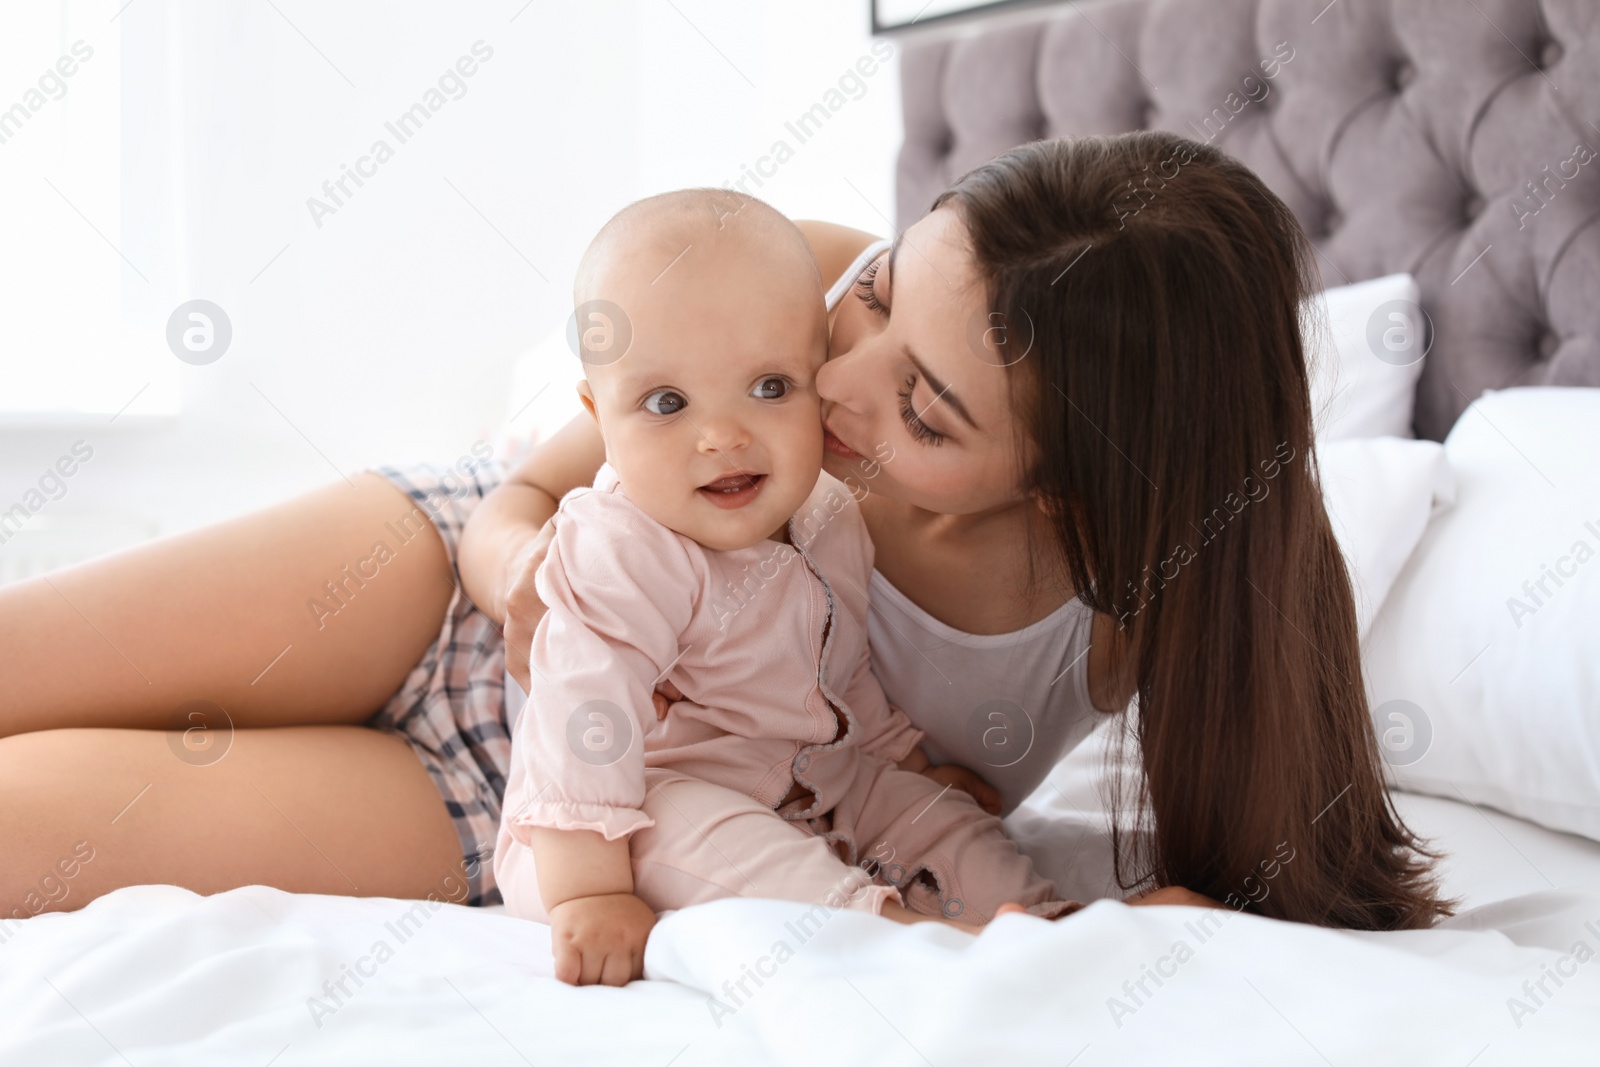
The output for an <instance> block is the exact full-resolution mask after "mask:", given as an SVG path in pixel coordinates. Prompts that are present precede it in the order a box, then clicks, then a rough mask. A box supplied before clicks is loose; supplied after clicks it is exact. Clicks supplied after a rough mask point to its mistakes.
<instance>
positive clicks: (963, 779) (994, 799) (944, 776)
mask: <svg viewBox="0 0 1600 1067" xmlns="http://www.w3.org/2000/svg"><path fill="white" fill-rule="evenodd" d="M922 773H923V774H925V775H927V776H928V777H929V778H932V779H933V780H934V781H936V782H938V783H939V784H940V785H947V786H951V787H953V788H955V789H959V790H961V791H962V792H963V793H965V794H967V795H968V796H969V797H971V798H972V799H973V800H976V801H977V802H978V807H980V808H982V809H983V810H984V811H986V812H988V813H989V814H990V815H999V814H1000V793H999V792H998V791H997V790H996V789H995V787H994V786H992V785H990V784H989V783H988V782H986V781H984V780H983V779H982V778H980V777H978V775H977V774H975V773H973V772H972V771H969V770H967V769H966V768H965V767H962V766H960V765H959V764H955V763H941V764H940V765H939V766H937V767H929V768H928V769H927V770H925V771H923V772H922Z"/></svg>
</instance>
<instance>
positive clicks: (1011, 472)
mask: <svg viewBox="0 0 1600 1067" xmlns="http://www.w3.org/2000/svg"><path fill="white" fill-rule="evenodd" d="M987 306H988V304H987V300H986V294H985V291H984V286H983V283H982V281H981V279H980V278H979V277H978V274H977V271H976V268H975V267H974V265H973V263H972V257H971V253H970V251H969V249H968V242H967V233H966V227H965V225H964V224H963V223H962V221H961V219H960V217H959V216H958V215H957V214H956V213H955V212H954V211H953V210H951V209H950V208H941V209H939V210H938V211H935V212H933V213H932V214H930V215H928V216H927V217H926V218H924V219H922V221H920V222H918V223H917V224H916V225H914V226H912V227H911V228H910V229H908V230H906V231H905V233H903V234H902V235H901V237H900V239H899V240H898V241H897V242H896V245H895V247H894V248H893V249H891V250H890V251H889V252H887V253H885V254H884V255H882V256H879V257H878V259H877V260H876V261H875V262H874V263H873V264H872V265H871V266H869V267H868V268H867V269H866V271H864V272H863V273H862V275H861V277H860V279H859V280H858V281H857V283H856V285H855V287H854V289H853V291H852V293H851V294H850V295H849V296H846V297H845V299H844V300H842V301H840V303H839V308H838V312H837V313H836V315H835V316H834V322H833V330H832V336H831V338H830V340H829V344H828V362H827V363H826V364H824V365H823V367H822V369H821V370H820V371H819V372H818V373H817V382H816V384H817V392H818V394H819V395H820V396H821V397H822V419H823V426H824V429H825V451H824V455H823V466H824V468H825V469H826V470H827V471H828V473H829V474H832V475H833V476H834V477H836V478H839V479H841V480H843V481H844V482H845V483H846V484H847V485H850V486H852V487H857V486H859V487H861V488H864V489H866V490H868V491H869V492H873V493H882V494H883V495H884V496H887V497H891V498H893V499H896V500H902V501H905V502H906V503H909V504H912V505H913V506H916V507H919V508H924V509H926V510H928V511H933V512H937V513H940V514H945V515H970V514H976V513H979V512H984V511H991V510H994V509H997V508H1001V507H1005V506H1008V505H1011V504H1015V503H1016V502H1017V501H1019V500H1021V499H1022V497H1023V492H1022V489H1021V468H1020V467H1019V465H1018V463H1017V457H1016V428H1015V425H1014V422H1013V416H1012V412H1011V401H1010V393H1009V383H1008V382H1007V379H1006V376H1007V375H1008V374H1011V373H1015V372H1014V371H1011V370H1008V369H1007V368H1006V367H1005V365H1004V364H1005V362H1006V361H1005V359H1004V358H1002V356H1001V355H1000V352H1001V351H1003V349H997V348H996V347H994V346H995V344H996V343H997V342H998V343H1004V342H1005V341H1006V340H1007V338H1005V337H1004V335H1003V332H1002V331H999V330H996V329H990V328H987V327H988V323H987V321H986V310H987Z"/></svg>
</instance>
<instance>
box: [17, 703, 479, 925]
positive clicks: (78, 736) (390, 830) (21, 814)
mask: <svg viewBox="0 0 1600 1067" xmlns="http://www.w3.org/2000/svg"><path fill="white" fill-rule="evenodd" d="M174 736H177V735H169V734H166V733H162V732H157V731H150V730H100V729H91V730H46V731H42V732H38V733H29V734H22V735H18V736H15V737H8V738H4V739H0V812H4V818H3V819H0V857H3V858H4V862H0V934H3V932H4V926H6V925H8V924H6V923H5V919H10V918H24V917H27V916H30V915H32V914H34V913H35V912H37V911H71V910H74V909H77V908H81V907H83V905H85V904H87V903H88V902H89V901H91V900H93V899H94V898H95V897H98V896H100V895H102V894H104V893H109V892H111V891H112V890H113V889H119V888H121V887H123V886H129V885H144V884H150V883H163V884H171V885H179V886H183V887H184V888H186V889H191V890H193V891H195V892H197V893H202V894H209V893H216V892H221V891H223V890H226V889H233V888H236V887H238V886H243V885H254V884H260V885H270V886H274V887H276V888H279V889H283V890H287V891H290V892H298V893H329V894H342V895H347V896H392V897H402V898H420V897H426V896H428V895H429V894H430V893H432V894H433V895H435V896H437V897H438V898H439V899H441V900H456V901H458V902H459V901H462V900H464V899H465V896H466V890H465V886H466V881H465V878H464V875H463V871H462V867H463V861H462V854H461V852H462V850H461V842H460V839H459V838H458V837H457V835H456V832H455V829H454V827H453V826H452V824H451V821H450V818H449V816H448V815H447V814H446V813H445V809H444V805H443V804H441V803H440V802H439V791H438V790H437V789H436V788H435V786H434V784H433V781H432V779H430V778H429V777H428V775H427V773H426V772H425V771H424V770H423V768H422V764H421V763H420V762H419V761H418V759H417V757H416V756H415V755H414V754H413V753H412V751H411V749H410V747H409V746H408V745H407V744H406V743H405V742H404V741H403V740H401V739H400V738H398V737H395V736H393V735H390V734H383V733H380V732H378V731H376V730H369V729H365V728H362V727H356V726H299V727H285V728H282V729H265V730H240V731H238V732H237V733H236V734H235V735H234V737H233V743H232V746H231V747H230V748H229V749H228V750H227V752H226V754H225V755H223V756H222V758H221V759H218V760H217V761H216V762H213V763H210V764H206V765H203V766H202V765H197V764H195V763H193V762H191V761H189V760H187V759H185V758H183V757H181V756H180V755H179V754H178V752H177V750H175V749H174V748H173V747H172V740H171V739H172V737H174ZM85 857H88V858H87V859H85ZM484 862H488V860H487V858H485V861H484ZM68 872H70V874H69V873H68ZM4 940H5V938H4V937H3V936H0V942H3V941H4Z"/></svg>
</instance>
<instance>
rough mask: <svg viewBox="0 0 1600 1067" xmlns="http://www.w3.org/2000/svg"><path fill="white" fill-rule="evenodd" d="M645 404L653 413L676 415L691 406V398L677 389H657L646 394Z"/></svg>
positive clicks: (646, 408)
mask: <svg viewBox="0 0 1600 1067" xmlns="http://www.w3.org/2000/svg"><path fill="white" fill-rule="evenodd" d="M643 404H644V409H645V410H646V411H648V412H650V413H651V414H653V415H676V414H677V413H678V412H680V411H682V410H683V409H684V408H686V407H688V406H689V398H688V397H686V396H684V395H683V394H682V393H680V392H678V391H677V390H676V389H656V390H654V391H652V392H650V393H647V394H646V395H645V398H644V402H643Z"/></svg>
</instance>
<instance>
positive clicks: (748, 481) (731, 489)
mask: <svg viewBox="0 0 1600 1067" xmlns="http://www.w3.org/2000/svg"><path fill="white" fill-rule="evenodd" d="M766 481H767V476H766V475H765V474H734V475H730V476H729V477H727V478H718V479H717V480H716V481H714V482H710V483H708V484H706V485H702V486H701V487H700V488H699V489H696V490H695V492H697V493H699V494H700V495H701V496H703V497H705V498H706V499H707V500H709V501H711V502H712V503H713V504H715V505H716V506H717V507H719V508H722V509H724V510H726V511H733V510H735V509H737V508H742V507H744V506H745V505H746V504H748V503H750V501H752V500H754V499H755V498H756V496H757V495H758V494H759V493H760V492H761V487H762V486H763V485H765V484H766Z"/></svg>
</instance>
